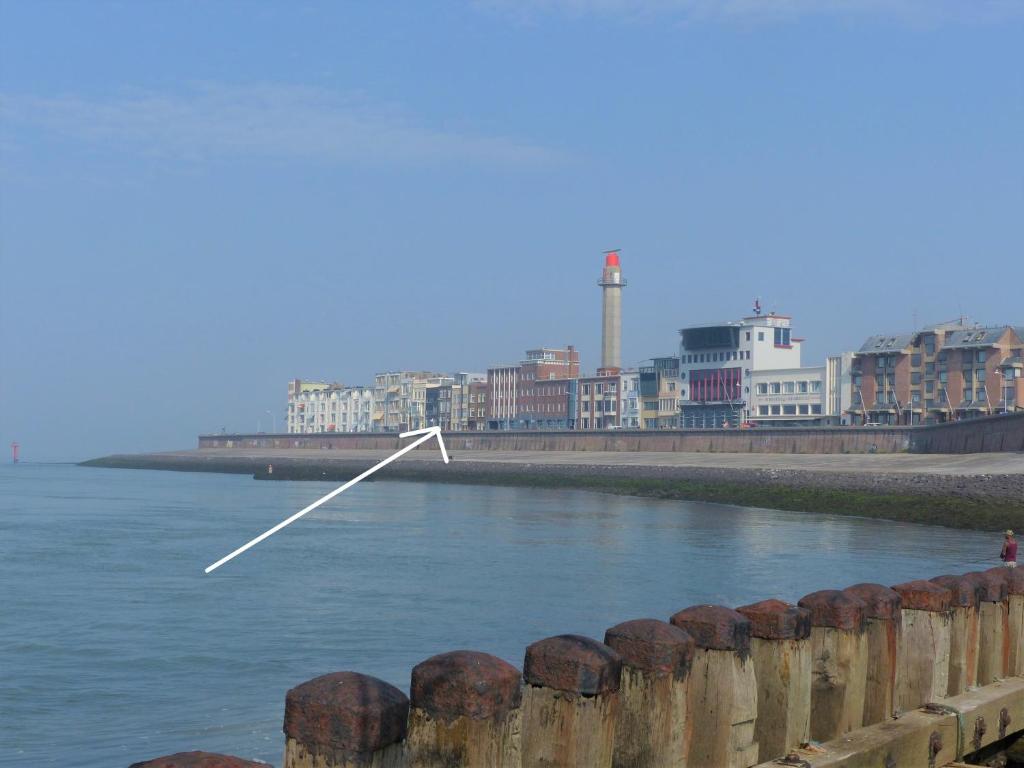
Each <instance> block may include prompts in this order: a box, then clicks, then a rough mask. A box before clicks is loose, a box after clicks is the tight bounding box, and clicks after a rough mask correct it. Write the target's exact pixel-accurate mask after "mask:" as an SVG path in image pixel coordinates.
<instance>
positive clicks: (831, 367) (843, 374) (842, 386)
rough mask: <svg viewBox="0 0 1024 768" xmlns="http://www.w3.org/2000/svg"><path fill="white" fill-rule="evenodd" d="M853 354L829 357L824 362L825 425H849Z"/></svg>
mask: <svg viewBox="0 0 1024 768" xmlns="http://www.w3.org/2000/svg"><path fill="white" fill-rule="evenodd" d="M852 371H853V352H843V353H842V354H839V355H829V356H828V359H827V360H826V361H825V403H824V405H825V419H824V422H823V423H825V424H830V425H832V426H838V425H848V424H849V423H850V407H851V406H852V405H853V397H852V395H853V375H852Z"/></svg>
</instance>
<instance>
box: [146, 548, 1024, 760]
mask: <svg viewBox="0 0 1024 768" xmlns="http://www.w3.org/2000/svg"><path fill="white" fill-rule="evenodd" d="M1022 674H1024V570H1021V571H1016V570H1011V569H1006V568H993V569H990V570H987V571H982V572H974V573H968V574H962V575H959V574H958V575H943V576H937V577H934V578H932V579H930V580H917V581H910V582H905V583H901V584H896V585H893V586H891V587H888V586H884V585H881V584H857V585H853V586H851V587H847V588H845V589H840V590H831V589H830V590H821V591H817V592H813V593H811V594H808V595H806V596H804V597H803V598H801V599H800V600H799V601H798V602H797V603H796V604H795V605H794V604H788V603H785V602H782V601H779V600H771V599H769V600H763V601H760V602H757V603H753V604H749V605H744V606H739V607H736V608H731V607H727V606H722V605H695V606H691V607H689V608H684V609H682V610H680V611H678V612H676V613H674V614H673V615H672V616H670V617H668V619H667V621H663V620H659V619H635V620H631V621H626V622H623V623H621V624H617V625H615V626H613V627H610V628H609V629H608V630H607V631H606V632H605V634H604V637H603V638H602V640H598V639H596V638H592V637H585V636H581V635H556V636H552V637H548V638H545V639H541V640H538V641H537V642H534V643H533V644H531V645H530V646H528V647H527V648H526V651H525V653H524V656H523V661H522V668H521V669H519V668H517V667H515V666H513V665H512V664H510V663H508V662H507V661H505V660H502V659H499V658H496V657H494V656H492V655H489V654H487V653H483V652H479V651H471V650H455V651H451V652H447V653H441V654H437V655H434V656H431V657H430V658H428V659H425V660H424V661H423V662H421V663H420V664H418V665H416V666H415V667H414V668H413V669H412V670H411V673H410V685H409V689H408V690H409V695H408V696H407V695H406V694H405V692H403V691H402V690H399V689H398V688H396V687H394V686H392V685H389V684H388V683H386V682H384V681H382V680H379V679H376V678H374V677H371V676H368V675H364V674H361V673H359V672H358V671H354V670H340V671H337V672H333V673H328V674H325V675H321V676H319V677H316V678H314V679H312V680H308V681H306V682H303V683H300V684H298V685H296V686H295V687H294V688H292V689H291V690H289V691H288V692H287V694H286V696H285V703H284V705H285V706H284V722H283V731H284V734H283V735H284V744H283V749H284V761H283V765H284V767H285V768H356V766H359V767H360V768H367V766H370V767H372V768H476V766H494V767H495V768H542V767H543V768H669V767H675V768H683V767H685V766H688V767H689V768H750V767H751V766H755V765H764V766H767V765H789V766H804V767H805V768H841V767H842V768H855V767H857V766H901V767H906V768H915V767H917V766H920V767H921V768H925V767H926V766H927V767H928V768H931V767H932V766H944V765H948V764H950V763H952V762H954V761H958V760H964V759H965V758H968V757H970V756H973V758H972V762H973V759H977V760H982V759H984V760H988V759H991V758H993V757H997V756H998V757H1000V758H1001V759H1002V758H1005V756H1006V755H1007V754H1012V753H1013V750H1015V749H1018V748H1019V745H1017V744H1016V740H1017V736H1018V734H1019V733H1020V731H1021V730H1024V678H1022V677H1020V676H1021V675H1022ZM772 761H774V762H772ZM1004 764H1005V763H1004ZM256 765H260V764H258V763H253V762H249V761H245V760H241V759H240V758H234V757H228V756H224V755H211V754H207V753H201V752H189V753H179V754H177V755H171V756H166V757H163V758H156V759H154V760H149V761H145V762H140V763H135V764H134V766H133V768H172V766H173V767H175V768H200V767H202V768H251V767H252V766H256Z"/></svg>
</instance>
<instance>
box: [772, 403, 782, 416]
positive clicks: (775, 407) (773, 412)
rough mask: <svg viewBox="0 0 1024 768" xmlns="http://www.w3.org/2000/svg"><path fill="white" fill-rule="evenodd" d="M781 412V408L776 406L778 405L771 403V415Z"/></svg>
mask: <svg viewBox="0 0 1024 768" xmlns="http://www.w3.org/2000/svg"><path fill="white" fill-rule="evenodd" d="M781 412H782V409H781V407H780V406H778V405H773V406H772V416H778V415H780V414H781Z"/></svg>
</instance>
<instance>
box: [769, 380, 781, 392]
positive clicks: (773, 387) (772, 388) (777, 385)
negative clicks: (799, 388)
mask: <svg viewBox="0 0 1024 768" xmlns="http://www.w3.org/2000/svg"><path fill="white" fill-rule="evenodd" d="M768 390H769V391H770V392H771V393H772V394H773V395H781V394H782V385H781V384H780V383H779V382H777V381H773V382H772V383H771V384H769V385H768Z"/></svg>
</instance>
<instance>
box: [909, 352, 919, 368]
mask: <svg viewBox="0 0 1024 768" xmlns="http://www.w3.org/2000/svg"><path fill="white" fill-rule="evenodd" d="M910 365H911V366H912V367H914V368H920V367H921V354H920V353H919V352H918V353H915V354H913V355H911V356H910Z"/></svg>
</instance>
